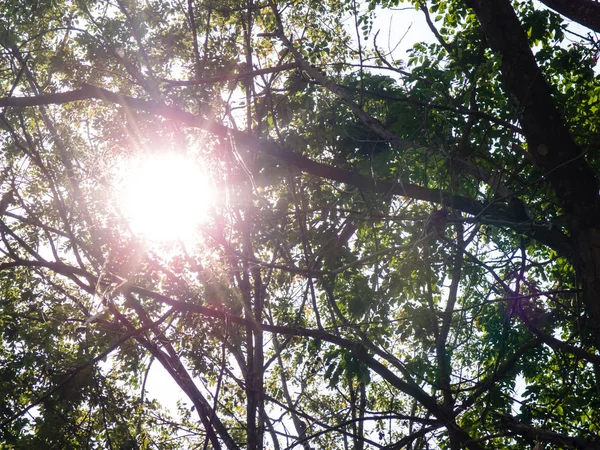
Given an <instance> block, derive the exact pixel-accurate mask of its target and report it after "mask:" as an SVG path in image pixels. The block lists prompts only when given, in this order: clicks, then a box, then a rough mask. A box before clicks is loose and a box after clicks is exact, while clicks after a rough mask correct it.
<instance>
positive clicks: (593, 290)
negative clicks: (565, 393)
mask: <svg viewBox="0 0 600 450" xmlns="http://www.w3.org/2000/svg"><path fill="white" fill-rule="evenodd" d="M544 3H561V4H565V5H566V4H570V3H574V4H575V3H594V2H590V1H569V2H567V1H558V0H556V1H552V2H544ZM467 4H468V5H469V6H470V7H471V8H473V10H474V11H475V14H476V15H477V17H478V19H479V22H480V23H481V26H482V29H483V32H484V34H485V36H486V38H487V40H488V42H489V44H490V46H491V48H492V50H494V51H495V52H497V53H498V54H500V55H501V56H502V65H501V71H502V76H503V79H504V83H505V86H506V89H507V91H508V93H509V94H510V96H511V98H513V99H514V101H515V103H516V106H517V108H518V109H519V112H520V121H521V125H522V128H523V130H524V132H525V136H526V138H527V143H528V149H529V153H530V154H531V156H532V159H533V161H534V163H535V165H536V166H537V168H538V169H539V170H540V171H541V172H542V173H543V174H544V177H545V179H546V180H548V181H549V182H550V184H551V185H552V187H553V188H554V191H555V193H556V197H557V198H558V200H559V201H560V204H561V206H562V208H563V211H564V214H565V217H566V219H567V223H568V230H569V233H570V235H571V238H572V240H573V249H574V255H573V261H575V265H576V269H577V272H578V275H579V277H580V282H581V284H582V287H583V290H584V296H585V302H586V308H587V314H588V316H589V319H590V321H589V322H590V325H591V328H592V331H593V333H594V338H595V344H596V346H597V347H598V348H600V198H599V195H598V182H597V180H596V176H595V173H594V171H593V170H592V168H591V167H590V166H589V165H588V164H587V162H586V161H585V159H584V152H583V151H582V149H581V148H579V147H578V146H577V145H576V144H575V142H574V141H573V139H572V138H571V136H570V134H569V130H568V129H567V126H566V125H565V123H564V121H563V120H562V118H561V116H560V113H559V112H558V109H557V108H556V106H555V105H554V102H553V98H552V96H551V93H550V88H549V86H548V84H547V83H546V80H545V79H544V75H543V74H542V72H541V70H540V68H539V67H538V66H537V64H536V62H535V58H534V56H533V54H532V52H531V49H530V47H529V44H528V42H527V36H526V34H525V31H524V30H523V28H522V27H521V24H520V23H519V20H518V18H517V16H516V14H515V11H514V10H513V8H512V6H511V3H510V1H509V0H468V1H467ZM598 8H600V5H598ZM573 9H576V8H575V7H573Z"/></svg>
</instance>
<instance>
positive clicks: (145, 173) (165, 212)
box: [120, 153, 215, 242]
mask: <svg viewBox="0 0 600 450" xmlns="http://www.w3.org/2000/svg"><path fill="white" fill-rule="evenodd" d="M214 198H215V189H214V186H213V185H212V184H211V182H210V179H209V177H208V176H207V174H206V171H205V170H204V169H203V167H202V166H201V165H200V164H199V163H198V162H197V161H195V160H193V159H190V158H186V157H184V156H182V155H178V154H173V153H166V154H164V155H153V156H151V157H147V158H138V159H135V160H133V161H131V163H130V165H129V167H128V168H127V169H126V170H125V172H124V176H123V183H122V190H121V192H120V203H121V208H122V211H123V214H124V216H125V217H126V219H127V220H129V224H130V226H131V229H132V230H133V232H135V233H136V234H139V235H143V236H144V237H146V239H149V240H152V241H160V242H165V241H175V240H181V241H183V242H187V241H189V240H191V239H192V238H193V237H194V235H195V233H196V231H197V227H198V225H200V224H201V223H202V222H204V221H205V220H206V219H207V214H208V212H209V210H210V208H211V206H212V205H213V204H214Z"/></svg>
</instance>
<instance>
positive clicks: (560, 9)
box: [540, 0, 600, 32]
mask: <svg viewBox="0 0 600 450" xmlns="http://www.w3.org/2000/svg"><path fill="white" fill-rule="evenodd" d="M540 2H541V3H543V4H544V5H546V6H547V7H548V8H550V9H553V10H554V11H556V12H557V13H559V14H562V15H563V16H565V17H567V18H568V19H571V20H572V21H574V22H577V23H580V24H581V25H583V26H586V27H588V28H590V29H592V30H594V31H598V32H600V3H599V2H597V1H596V0H540Z"/></svg>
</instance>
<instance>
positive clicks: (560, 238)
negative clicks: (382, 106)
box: [0, 84, 572, 258]
mask: <svg viewBox="0 0 600 450" xmlns="http://www.w3.org/2000/svg"><path fill="white" fill-rule="evenodd" d="M89 99H100V100H105V101H108V102H111V103H116V104H120V105H122V106H124V107H126V108H128V109H133V110H138V111H144V112H148V113H152V114H156V115H159V116H162V117H166V118H169V119H171V120H176V121H179V122H182V123H185V124H186V125H189V126H192V127H198V128H201V129H203V130H206V131H208V132H210V133H213V134H215V135H217V136H219V137H221V138H223V139H227V138H229V137H233V138H234V139H235V140H236V141H237V142H238V143H239V144H242V145H244V146H246V147H247V148H248V149H250V150H252V151H255V152H264V153H266V154H268V155H269V156H271V157H272V158H274V159H275V160H277V161H279V162H281V163H283V164H287V165H291V166H294V167H297V168H298V169H300V170H301V171H303V172H306V173H308V174H310V175H313V176H316V177H321V178H326V179H329V180H332V181H337V182H340V183H345V184H348V185H351V186H354V187H357V188H359V189H363V190H368V191H375V192H378V193H381V194H391V195H400V196H404V197H409V198H412V199H415V200H422V201H426V202H431V203H440V202H441V203H442V204H444V205H446V206H449V207H452V208H456V209H458V210H460V211H462V212H464V213H467V214H471V215H473V216H476V217H479V218H480V219H481V221H482V222H484V223H490V224H498V225H502V226H507V227H509V228H512V229H514V230H515V231H517V232H519V233H523V234H526V235H528V236H531V237H533V238H534V239H536V240H538V241H540V242H542V243H543V244H544V245H548V246H549V247H551V248H553V249H555V250H556V251H557V252H558V253H559V254H561V255H562V256H565V257H567V258H570V257H571V254H572V248H571V244H570V242H569V239H568V238H567V237H566V236H565V235H564V234H563V233H561V232H560V230H558V229H555V228H552V229H549V228H548V227H546V226H545V225H536V224H525V225H524V224H522V223H518V221H516V220H514V221H513V220H511V219H513V218H511V217H510V216H508V215H507V214H506V212H505V211H504V210H502V209H501V208H499V207H498V206H497V205H495V204H484V203H481V202H478V201H476V200H473V199H471V198H468V197H464V196H460V195H454V194H451V193H450V192H446V191H440V190H438V189H429V188H424V187H422V186H418V185H415V184H411V183H400V182H396V181H385V180H377V179H375V178H372V177H370V176H365V175H361V174H359V173H356V172H351V171H348V170H345V169H342V168H340V167H334V166H329V165H327V164H322V163H319V162H316V161H313V160H311V159H309V158H307V157H305V156H302V155H300V154H298V153H295V152H293V151H292V150H290V149H288V148H286V147H284V146H282V145H280V144H277V143H275V142H271V141H268V140H265V139H260V138H257V137H254V136H251V135H248V134H246V133H243V132H240V131H238V130H235V129H232V128H228V127H226V126H224V125H222V124H219V123H216V122H213V121H210V120H207V119H204V118H202V117H200V116H197V115H194V114H191V113H188V112H185V111H182V110H181V109H178V108H175V107H172V106H167V105H164V104H162V103H158V102H153V101H146V100H141V99H138V98H134V97H130V96H127V95H122V94H118V93H115V92H111V91H108V90H106V89H102V88H99V87H95V86H91V85H88V84H84V86H83V87H82V88H81V89H78V90H75V91H69V92H64V93H58V94H47V95H40V96H35V97H8V98H0V107H6V106H13V107H27V106H39V105H48V104H65V103H71V102H76V101H81V100H89Z"/></svg>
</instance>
